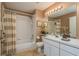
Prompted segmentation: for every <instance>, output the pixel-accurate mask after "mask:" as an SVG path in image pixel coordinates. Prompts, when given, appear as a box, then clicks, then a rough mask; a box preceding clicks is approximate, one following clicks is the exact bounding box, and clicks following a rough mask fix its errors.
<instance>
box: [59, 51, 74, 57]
mask: <svg viewBox="0 0 79 59" xmlns="http://www.w3.org/2000/svg"><path fill="white" fill-rule="evenodd" d="M60 56H74V55H72V54H71V53H69V52H66V51H64V50H60Z"/></svg>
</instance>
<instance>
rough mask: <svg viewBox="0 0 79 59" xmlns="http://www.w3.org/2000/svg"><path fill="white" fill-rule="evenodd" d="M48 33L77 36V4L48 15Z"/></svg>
mask: <svg viewBox="0 0 79 59" xmlns="http://www.w3.org/2000/svg"><path fill="white" fill-rule="evenodd" d="M47 28H48V33H49V34H52V33H54V34H55V33H58V34H68V35H69V36H70V37H74V38H76V4H75V3H74V4H72V5H70V6H69V7H67V8H65V9H63V10H60V11H57V12H55V13H51V14H50V15H49V16H48V27H47Z"/></svg>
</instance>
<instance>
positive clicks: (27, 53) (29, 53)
mask: <svg viewBox="0 0 79 59" xmlns="http://www.w3.org/2000/svg"><path fill="white" fill-rule="evenodd" d="M16 56H44V54H43V52H38V51H37V49H30V50H24V51H21V52H17V53H16Z"/></svg>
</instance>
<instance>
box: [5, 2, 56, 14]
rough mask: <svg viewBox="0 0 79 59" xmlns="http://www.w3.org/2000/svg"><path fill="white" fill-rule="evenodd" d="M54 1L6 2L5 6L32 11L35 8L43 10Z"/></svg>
mask: <svg viewBox="0 0 79 59" xmlns="http://www.w3.org/2000/svg"><path fill="white" fill-rule="evenodd" d="M54 3H55V2H6V3H5V5H6V7H7V8H11V9H15V10H20V11H24V12H29V13H32V12H33V11H34V10H35V9H40V10H44V9H46V8H48V7H49V6H50V5H52V4H54Z"/></svg>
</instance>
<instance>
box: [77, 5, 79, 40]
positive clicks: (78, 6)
mask: <svg viewBox="0 0 79 59" xmlns="http://www.w3.org/2000/svg"><path fill="white" fill-rule="evenodd" d="M77 38H78V39H79V3H77Z"/></svg>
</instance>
